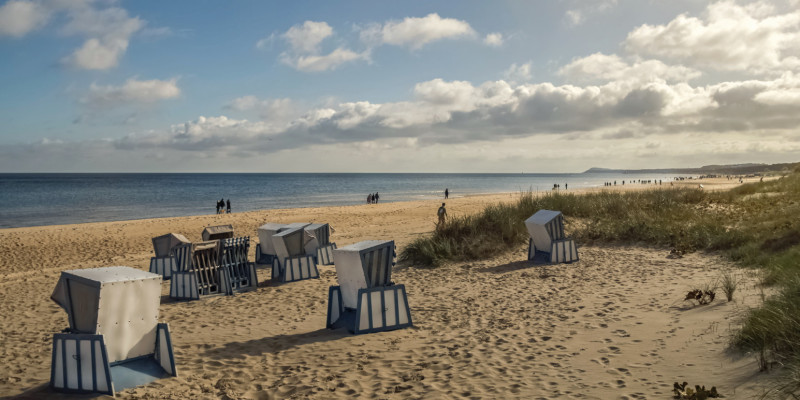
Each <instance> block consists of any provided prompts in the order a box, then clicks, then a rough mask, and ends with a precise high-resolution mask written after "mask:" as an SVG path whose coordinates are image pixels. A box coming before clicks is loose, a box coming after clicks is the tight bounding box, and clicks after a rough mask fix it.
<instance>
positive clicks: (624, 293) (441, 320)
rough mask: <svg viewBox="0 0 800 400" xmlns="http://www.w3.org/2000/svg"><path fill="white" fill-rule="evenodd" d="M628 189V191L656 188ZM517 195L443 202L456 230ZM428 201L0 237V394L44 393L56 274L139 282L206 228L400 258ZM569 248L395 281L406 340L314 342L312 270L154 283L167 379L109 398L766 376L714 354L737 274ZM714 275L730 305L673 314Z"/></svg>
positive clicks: (647, 387)
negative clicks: (271, 277) (170, 347)
mask: <svg viewBox="0 0 800 400" xmlns="http://www.w3.org/2000/svg"><path fill="white" fill-rule="evenodd" d="M693 183H694V184H697V182H693ZM736 185H738V182H737V183H736ZM626 186H628V185H626ZM637 186H639V185H630V186H629V187H628V188H626V190H636V189H652V188H653V187H652V186H649V185H642V187H640V188H637ZM724 186H725V185H724V184H722V183H720V184H719V185H717V184H714V183H713V182H709V184H708V187H709V190H713V189H714V188H722V187H724ZM734 186H735V185H734ZM620 189H621V188H619V189H615V188H614V187H612V188H611V190H620ZM600 190H609V189H608V188H602V189H600ZM569 192H571V193H578V192H579V191H578V190H574V191H573V190H570V191H569ZM517 195H518V193H501V194H493V195H479V196H472V197H460V198H451V199H448V200H445V202H446V203H447V209H448V214H449V215H451V216H453V215H457V214H471V213H475V212H478V211H481V210H482V209H483V208H484V207H485V206H486V205H487V204H492V203H497V202H502V201H513V200H514V199H516V197H517ZM441 201H442V199H431V200H419V201H410V202H395V203H379V204H377V205H367V204H362V205H355V206H340V207H318V208H313V207H312V208H298V209H280V210H261V211H251V212H246V213H234V214H223V215H215V214H210V215H205V216H193V217H170V218H159V219H144V220H129V221H112V222H94V223H86V224H72V225H51V226H42V227H25V228H9V229H2V230H0V253H1V254H3V255H4V257H2V258H0V296H2V298H3V299H4V301H3V302H2V303H0V314H2V315H4V316H8V317H7V322H6V323H5V324H3V325H2V326H0V338H2V339H3V340H2V341H0V363H2V364H3V365H4V366H5V369H4V370H2V371H0V396H16V395H20V394H24V396H25V397H26V398H49V397H52V396H53V395H54V393H52V392H50V391H49V390H48V389H47V382H48V379H49V376H50V357H51V351H52V335H53V334H54V333H57V332H60V331H61V330H62V329H64V328H65V327H67V326H68V322H67V317H66V314H65V313H64V312H63V310H61V309H60V308H59V307H58V306H57V305H55V304H54V303H53V302H52V301H51V300H50V299H49V295H50V293H51V292H52V290H53V288H54V287H55V283H56V281H57V280H58V277H59V274H60V272H61V271H63V270H68V269H77V268H95V267H102V266H110V265H127V266H131V267H134V268H139V269H143V270H147V266H148V265H149V259H150V257H151V256H152V251H153V250H152V245H151V242H150V239H151V238H152V237H155V236H158V235H161V234H164V233H167V232H176V233H182V234H184V235H186V236H187V238H189V239H190V240H199V239H200V233H201V231H202V229H203V227H205V226H208V225H218V224H228V223H230V224H232V225H234V229H235V231H236V233H237V235H248V236H250V237H251V239H256V228H257V226H259V225H261V224H263V223H266V222H297V221H307V222H312V221H315V222H327V223H330V224H331V226H332V227H333V229H334V232H332V235H331V238H332V240H333V241H334V242H337V243H338V244H339V245H340V246H344V245H347V244H351V243H355V242H358V241H361V240H369V239H391V240H394V241H395V243H396V244H397V246H398V247H399V249H398V253H399V251H400V250H401V249H402V247H403V246H405V245H407V244H408V243H410V241H412V240H414V239H415V238H417V237H419V236H420V235H424V234H427V233H429V232H431V231H432V230H433V228H434V225H435V222H436V216H435V213H436V209H437V208H438V206H439V203H440V202H441ZM567 223H568V225H567V229H568V231H569V223H571V221H569V219H568V221H567ZM256 240H257V239H256ZM578 245H579V251H580V261H578V262H576V263H574V264H568V265H566V264H561V265H554V266H548V267H536V266H531V265H529V264H528V263H527V262H526V261H524V260H525V254H526V249H527V247H526V246H522V245H521V246H519V248H517V249H515V250H513V251H510V252H507V253H504V254H501V255H499V256H497V257H493V258H491V259H487V260H483V261H479V262H470V263H449V264H447V265H445V266H443V267H440V268H436V269H427V268H413V267H409V266H400V267H396V268H395V269H394V270H393V272H392V279H393V280H394V281H395V282H397V283H400V284H404V285H405V286H406V287H407V290H408V296H409V299H408V300H409V305H410V309H411V312H412V318H413V321H414V327H412V328H408V329H402V330H397V331H391V332H382V333H378V334H367V335H357V336H356V335H350V334H349V333H347V332H343V331H338V330H336V331H332V330H327V329H325V317H326V310H327V301H328V300H327V293H328V287H329V286H331V285H336V284H337V283H336V282H337V279H336V273H335V269H334V267H333V266H320V267H319V270H320V279H312V280H307V281H300V282H294V283H288V284H276V283H272V282H269V281H268V280H267V279H266V277H267V276H268V270H267V269H266V268H265V267H263V266H262V267H259V270H258V274H259V281H260V285H259V287H258V289H257V290H255V291H251V292H247V293H242V294H237V295H236V296H225V297H214V298H208V299H203V300H200V301H193V302H178V301H172V300H170V299H169V298H168V291H169V284H168V283H165V284H162V304H161V307H160V318H159V319H160V320H161V321H164V322H167V323H169V324H170V331H171V334H172V338H173V343H174V350H175V357H176V365H177V368H178V370H179V376H178V377H177V378H168V379H161V380H158V381H156V382H154V383H152V384H150V385H147V386H144V387H139V388H136V389H131V390H126V391H123V392H119V393H117V398H122V399H125V398H143V397H145V398H147V397H149V398H164V397H168V398H176V399H183V398H186V399H189V398H191V399H197V398H200V399H212V398H219V397H222V396H226V395H227V396H229V397H231V398H241V397H246V398H287V397H292V396H297V397H307V398H319V399H328V398H342V399H344V398H348V399H349V398H352V397H354V395H355V394H361V395H362V396H364V397H368V398H378V397H380V398H392V399H395V398H420V397H428V398H441V397H450V398H469V397H483V398H492V397H494V398H501V397H502V398H531V397H537V396H540V397H541V396H546V397H549V396H555V395H561V396H563V397H568V398H569V397H575V396H581V397H585V398H598V399H606V398H620V397H622V396H627V397H628V398H644V397H655V398H666V397H671V387H672V383H673V382H674V381H684V380H685V381H688V382H689V383H690V385H695V384H700V385H705V386H707V387H710V386H717V388H718V389H719V390H720V392H721V393H722V394H723V395H726V396H727V397H739V396H742V397H748V398H750V397H752V395H755V394H758V393H759V390H760V389H759V385H760V384H762V383H764V381H765V379H767V378H769V376H768V375H766V374H758V366H757V363H756V360H755V358H754V357H750V356H747V355H735V356H733V355H732V354H731V353H729V352H728V351H727V343H728V337H729V335H730V334H731V332H732V330H733V329H735V327H736V326H737V323H738V322H737V321H738V316H739V315H740V313H741V312H742V311H743V310H746V309H747V308H749V307H752V306H754V305H757V304H758V303H759V302H760V294H759V290H758V288H757V286H756V285H755V283H756V282H757V276H755V274H753V273H752V271H748V270H742V269H738V268H736V266H735V265H734V264H732V263H731V262H727V261H725V260H723V259H722V258H721V257H719V256H716V255H714V254H705V253H694V254H689V255H687V256H685V257H683V258H679V259H671V258H668V257H667V256H668V254H669V251H668V250H667V249H659V248H653V247H646V246H637V245H625V246H604V245H598V246H595V245H582V244H580V243H579V244H578ZM254 248H255V241H254V242H252V245H251V250H250V259H251V260H252V259H253V257H254V251H255V250H254ZM722 271H734V272H735V273H736V274H737V276H740V277H741V282H742V284H741V289H740V290H739V292H737V293H739V294H738V295H737V299H736V301H734V302H731V303H727V302H725V301H724V300H719V301H716V302H714V303H712V304H711V305H708V306H696V305H691V304H688V303H686V302H681V300H682V299H683V297H684V296H685V294H686V291H687V290H688V289H691V288H692V287H695V286H698V285H702V284H703V283H704V282H709V281H713V280H714V279H716V278H718V276H719V274H720V273H721V272H722ZM720 297H721V296H718V298H720Z"/></svg>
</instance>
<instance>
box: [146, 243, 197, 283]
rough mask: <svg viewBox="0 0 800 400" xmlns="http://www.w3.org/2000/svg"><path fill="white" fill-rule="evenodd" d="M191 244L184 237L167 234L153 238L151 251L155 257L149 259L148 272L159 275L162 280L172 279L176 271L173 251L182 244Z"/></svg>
mask: <svg viewBox="0 0 800 400" xmlns="http://www.w3.org/2000/svg"><path fill="white" fill-rule="evenodd" d="M187 243H191V242H190V241H189V239H186V237H185V236H183V235H180V234H177V233H168V234H166V235H161V236H158V237H154V238H153V251H154V252H155V254H156V256H155V257H151V258H150V272H152V273H154V274H159V275H161V276H162V277H163V278H164V280H168V279H170V278H172V273H173V272H174V271H175V270H176V268H177V264H176V263H175V253H174V251H173V250H174V249H175V248H176V247H178V246H180V245H182V244H187Z"/></svg>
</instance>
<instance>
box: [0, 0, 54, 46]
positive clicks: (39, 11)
mask: <svg viewBox="0 0 800 400" xmlns="http://www.w3.org/2000/svg"><path fill="white" fill-rule="evenodd" d="M49 17H50V12H49V11H48V10H47V9H46V8H45V7H42V6H41V5H39V4H38V3H34V2H31V1H9V2H8V3H6V4H3V6H2V7H0V36H3V35H8V36H14V37H22V36H25V35H27V34H28V33H30V32H32V31H34V30H36V29H38V28H40V27H42V26H44V25H45V24H46V23H47V20H48V19H49Z"/></svg>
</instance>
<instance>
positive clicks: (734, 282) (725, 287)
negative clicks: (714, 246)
mask: <svg viewBox="0 0 800 400" xmlns="http://www.w3.org/2000/svg"><path fill="white" fill-rule="evenodd" d="M719 281H720V286H722V292H723V293H725V298H726V299H728V301H732V300H733V294H734V293H736V288H737V287H738V286H739V279H738V278H737V277H736V275H734V274H733V272H732V271H730V270H726V271H725V272H723V273H722V277H720V280H719Z"/></svg>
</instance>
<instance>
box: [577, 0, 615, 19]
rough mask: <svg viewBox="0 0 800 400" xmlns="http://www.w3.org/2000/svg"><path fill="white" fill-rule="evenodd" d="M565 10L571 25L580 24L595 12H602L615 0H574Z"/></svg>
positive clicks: (610, 6)
mask: <svg viewBox="0 0 800 400" xmlns="http://www.w3.org/2000/svg"><path fill="white" fill-rule="evenodd" d="M571 3H572V4H571V8H570V9H569V10H567V12H566V16H567V20H568V21H569V23H570V24H571V25H581V24H583V23H584V22H586V20H587V19H588V18H589V17H590V16H592V15H595V14H599V13H602V12H604V11H606V10H608V9H610V8H613V7H615V6H616V5H617V0H574V1H571Z"/></svg>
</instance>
